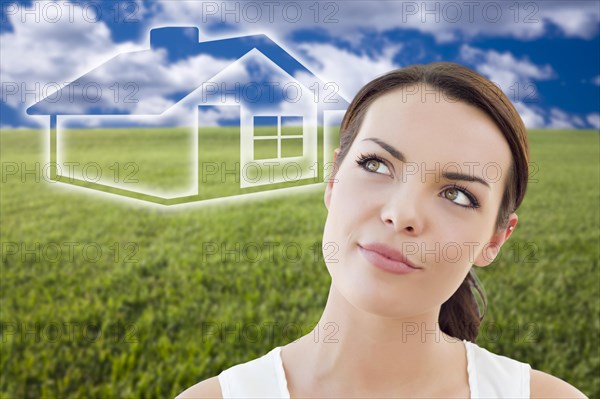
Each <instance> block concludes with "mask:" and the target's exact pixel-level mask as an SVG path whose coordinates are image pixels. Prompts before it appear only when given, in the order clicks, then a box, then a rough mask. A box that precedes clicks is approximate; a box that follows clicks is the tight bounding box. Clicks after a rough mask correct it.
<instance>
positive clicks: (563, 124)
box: [546, 108, 575, 129]
mask: <svg viewBox="0 0 600 399" xmlns="http://www.w3.org/2000/svg"><path fill="white" fill-rule="evenodd" d="M546 127H548V128H550V129H574V128H575V123H574V121H573V118H572V117H570V116H569V114H567V113H566V112H565V111H563V110H561V109H558V108H551V109H550V122H549V123H548V125H547V126H546Z"/></svg>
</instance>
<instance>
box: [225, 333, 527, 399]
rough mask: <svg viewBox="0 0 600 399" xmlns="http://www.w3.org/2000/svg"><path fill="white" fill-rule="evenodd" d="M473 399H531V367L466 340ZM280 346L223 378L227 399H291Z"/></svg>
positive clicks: (236, 367)
mask: <svg viewBox="0 0 600 399" xmlns="http://www.w3.org/2000/svg"><path fill="white" fill-rule="evenodd" d="M463 342H464V344H465V347H466V351H467V372H468V376H469V388H470V391H471V399H475V398H529V397H530V395H529V378H530V371H531V366H530V365H529V364H527V363H521V362H519V361H517V360H514V359H511V358H508V357H506V356H500V355H496V354H495V353H492V352H489V351H488V350H487V349H485V348H481V347H480V346H478V345H477V344H475V343H473V342H470V341H467V340H463ZM280 353H281V347H280V346H278V347H276V348H274V349H273V350H271V351H270V352H269V353H267V354H266V355H264V356H262V357H260V358H258V359H254V360H251V361H249V362H246V363H242V364H237V365H235V366H233V367H230V368H228V369H227V370H224V371H222V372H221V374H219V376H218V379H219V384H220V385H221V392H222V394H223V398H225V399H229V398H287V399H289V398H290V393H289V392H288V388H287V381H286V378H285V372H284V369H283V362H282V360H281V354H280Z"/></svg>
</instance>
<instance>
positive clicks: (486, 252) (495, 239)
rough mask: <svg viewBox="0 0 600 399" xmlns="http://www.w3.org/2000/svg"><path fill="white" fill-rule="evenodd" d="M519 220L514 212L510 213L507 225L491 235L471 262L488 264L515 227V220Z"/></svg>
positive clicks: (477, 264) (479, 264) (482, 264)
mask: <svg viewBox="0 0 600 399" xmlns="http://www.w3.org/2000/svg"><path fill="white" fill-rule="evenodd" d="M518 221H519V217H518V216H517V214H516V213H514V212H513V213H511V214H510V216H509V217H508V225H507V226H506V228H504V229H502V230H498V231H496V232H495V233H494V235H492V238H491V239H490V240H489V241H488V242H487V243H486V244H485V245H484V246H483V249H482V250H481V252H480V253H479V255H478V256H477V258H476V259H475V262H473V264H474V265H475V266H480V267H484V266H488V265H489V264H490V263H492V262H493V261H494V259H496V256H498V253H499V252H500V248H502V245H504V243H505V242H506V240H508V237H510V235H511V234H512V233H513V231H515V228H516V227H517V222H518Z"/></svg>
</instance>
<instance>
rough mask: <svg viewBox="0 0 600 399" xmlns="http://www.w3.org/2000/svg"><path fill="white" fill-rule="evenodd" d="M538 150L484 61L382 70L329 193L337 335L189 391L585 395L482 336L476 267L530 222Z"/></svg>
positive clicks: (326, 322)
mask: <svg viewBox="0 0 600 399" xmlns="http://www.w3.org/2000/svg"><path fill="white" fill-rule="evenodd" d="M528 163H529V149H528V143H527V132H526V129H525V126H524V124H523V122H522V120H521V118H520V117H519V115H518V113H517V112H516V110H515V108H514V107H513V105H512V104H511V103H510V101H509V100H508V98H507V97H506V96H505V95H504V94H503V93H502V92H501V91H500V90H499V89H498V88H497V86H495V85H494V84H493V83H491V82H490V81H489V80H487V79H486V78H484V77H483V76H481V75H479V74H477V73H475V72H473V71H471V70H470V69H468V68H466V67H463V66H460V65H457V64H452V63H434V64H429V65H415V66H411V67H407V68H404V69H400V70H396V71H392V72H390V73H388V74H386V75H384V76H381V77H379V78H377V79H375V80H373V81H372V82H370V83H368V84H367V85H366V86H365V87H363V88H362V89H361V90H360V92H359V93H358V94H357V95H356V97H355V98H354V100H353V101H352V103H351V104H350V106H349V108H348V110H347V112H346V114H345V116H344V119H343V121H342V125H341V128H340V148H338V149H336V151H335V165H336V168H335V170H336V171H335V176H333V178H332V179H330V180H329V182H328V184H327V187H326V190H325V205H326V207H327V209H328V216H327V221H326V224H325V230H324V234H323V246H324V248H325V247H326V248H328V249H329V250H328V254H326V256H325V259H326V264H327V269H328V270H329V273H330V275H331V278H332V284H331V288H330V292H329V297H328V299H327V304H326V306H325V310H324V312H323V315H322V316H321V319H320V321H319V323H318V324H317V326H316V327H315V328H316V329H323V328H325V326H326V328H328V331H329V332H332V331H333V332H335V333H334V334H333V335H332V334H328V335H327V337H328V339H324V336H326V334H324V331H321V332H320V334H319V335H317V334H313V333H311V334H307V335H305V336H304V337H302V338H300V339H299V340H297V341H295V342H293V343H290V344H288V345H285V346H283V347H277V348H275V349H273V350H272V351H271V352H269V353H268V354H266V355H264V356H263V357H261V358H259V359H255V360H253V361H250V362H248V363H244V364H241V365H236V366H234V367H232V368H230V369H228V370H225V371H223V372H222V373H221V374H220V375H219V376H218V377H213V378H211V379H208V380H206V381H203V382H201V383H199V384H197V385H195V386H193V387H191V388H189V389H188V390H186V391H185V392H183V393H182V394H181V395H179V396H178V398H198V397H292V398H295V397H328V398H331V397H336V398H343V397H381V398H383V397H396V398H398V397H406V398H417V397H428V398H434V397H443V398H467V397H472V398H475V397H511V398H515V397H519V398H521V397H545V398H565V397H570V398H585V396H584V395H583V394H582V393H581V392H580V391H578V390H577V389H576V388H575V387H573V386H571V385H569V384H568V383H566V382H564V381H562V380H560V379H558V378H556V377H553V376H551V375H549V374H546V373H543V372H541V371H538V370H532V369H531V367H530V366H529V365H528V364H526V363H522V362H519V361H517V360H514V359H510V358H507V357H504V356H500V355H497V354H493V353H491V352H489V351H487V350H485V349H483V348H481V347H479V346H477V345H476V344H475V343H474V342H475V340H476V338H477V334H478V331H479V325H480V322H481V318H482V316H481V315H480V312H479V307H478V304H477V301H476V299H475V297H474V295H473V291H472V288H475V289H476V290H477V291H478V292H479V293H480V294H481V291H480V287H479V286H478V283H477V280H476V278H475V274H474V273H473V271H472V266H473V265H475V266H478V267H485V266H487V265H489V264H490V263H491V262H492V261H493V260H494V258H495V257H496V256H497V255H498V251H499V250H500V248H501V247H502V245H503V244H504V243H505V242H506V240H507V239H508V238H509V237H510V235H511V234H512V232H513V231H514V229H515V227H516V225H517V220H518V217H517V215H516V213H515V211H516V210H517V208H518V207H519V205H520V204H521V202H522V200H523V197H524V195H525V191H526V187H527V178H528V172H529V171H528ZM331 248H334V249H335V251H334V253H333V254H332V253H331ZM482 296H483V295H482ZM484 304H485V298H484ZM315 336H319V337H321V338H320V339H317V340H315Z"/></svg>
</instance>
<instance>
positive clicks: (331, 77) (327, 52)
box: [297, 43, 402, 99]
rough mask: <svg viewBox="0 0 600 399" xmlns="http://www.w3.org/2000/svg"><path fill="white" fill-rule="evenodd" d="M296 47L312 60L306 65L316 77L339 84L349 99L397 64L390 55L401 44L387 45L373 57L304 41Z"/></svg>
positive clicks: (342, 92)
mask: <svg viewBox="0 0 600 399" xmlns="http://www.w3.org/2000/svg"><path fill="white" fill-rule="evenodd" d="M299 48H300V50H301V51H302V52H303V53H305V54H307V55H308V57H309V58H310V59H311V60H313V62H311V63H309V65H311V69H312V70H313V72H315V73H316V75H317V76H319V77H320V78H321V79H323V80H324V81H325V82H332V83H335V84H337V85H339V88H340V94H341V95H342V96H343V97H345V98H347V99H351V98H352V97H354V95H355V94H356V93H357V92H358V90H359V89H360V88H361V87H362V86H363V85H364V84H365V83H367V82H369V81H370V80H372V79H373V78H375V77H377V76H379V75H382V74H384V73H386V72H389V71H390V70H392V69H396V68H398V67H399V66H398V65H396V64H394V62H393V57H394V55H395V54H396V53H397V52H398V51H399V50H400V49H401V48H402V46H401V45H391V46H388V47H387V48H386V49H385V50H384V52H383V53H382V54H379V55H378V56H375V58H371V57H369V56H368V55H366V54H363V55H357V54H354V53H351V52H349V51H347V50H343V49H340V48H337V47H335V46H333V45H330V44H315V43H311V44H306V43H305V44H301V45H300V46H299ZM297 78H298V77H297ZM324 95H326V93H324Z"/></svg>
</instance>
